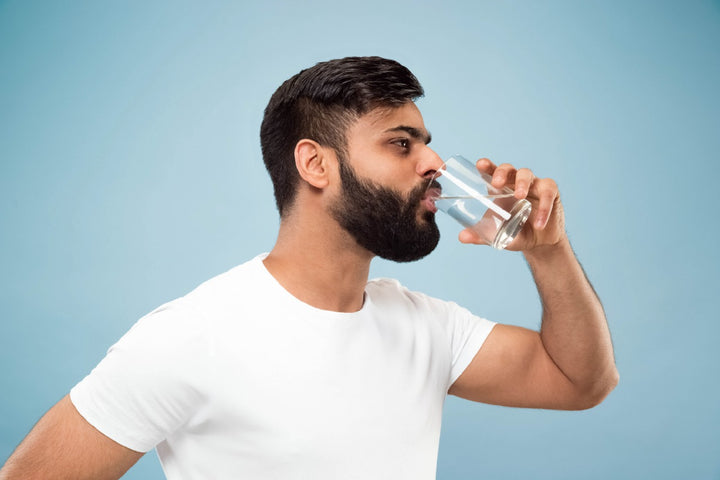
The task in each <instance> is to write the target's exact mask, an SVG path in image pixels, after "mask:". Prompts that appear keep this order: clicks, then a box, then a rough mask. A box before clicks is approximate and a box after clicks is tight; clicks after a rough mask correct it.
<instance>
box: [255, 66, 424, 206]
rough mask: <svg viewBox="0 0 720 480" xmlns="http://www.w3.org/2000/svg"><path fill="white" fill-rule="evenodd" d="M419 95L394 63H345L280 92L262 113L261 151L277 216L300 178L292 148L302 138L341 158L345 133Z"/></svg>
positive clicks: (312, 72)
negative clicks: (359, 122)
mask: <svg viewBox="0 0 720 480" xmlns="http://www.w3.org/2000/svg"><path fill="white" fill-rule="evenodd" d="M422 95H423V88H422V86H420V82H418V80H417V78H415V75H413V74H412V72H410V70H408V69H407V68H405V67H404V66H402V65H400V64H399V63H398V62H396V61H394V60H388V59H385V58H380V57H347V58H342V59H338V60H330V61H327V62H321V63H318V64H316V65H315V66H313V67H311V68H308V69H305V70H302V71H301V72H300V73H298V74H296V75H295V76H293V77H291V78H290V79H288V80H286V81H285V82H284V83H283V84H282V85H280V88H278V89H277V90H276V91H275V93H274V94H273V96H272V97H271V98H270V102H269V103H268V105H267V107H266V108H265V116H264V118H263V122H262V126H261V127H260V145H261V147H262V155H263V160H264V162H265V167H266V168H267V170H268V172H269V173H270V178H271V180H272V182H273V188H274V190H275V202H276V203H277V207H278V210H279V211H280V216H281V217H282V216H283V214H284V213H285V212H286V211H287V209H288V207H289V206H291V205H292V203H293V200H294V199H295V194H296V191H297V185H298V181H299V179H300V176H299V174H298V172H297V169H296V168H295V156H294V151H295V145H296V144H297V142H298V141H300V140H301V139H303V138H307V139H310V140H314V141H316V142H318V143H319V144H320V145H323V146H327V147H330V148H333V149H334V150H335V151H336V152H337V153H338V156H339V157H342V156H344V155H345V153H346V152H345V150H346V139H345V133H346V131H347V129H348V127H349V126H350V125H351V124H352V122H353V121H354V120H356V119H357V118H358V117H360V116H361V115H363V114H365V113H367V112H369V111H370V110H372V109H375V108H377V107H399V106H402V105H403V104H405V103H407V102H410V101H414V100H415V99H417V98H419V97H421V96H422Z"/></svg>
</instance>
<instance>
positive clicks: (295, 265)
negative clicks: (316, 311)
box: [263, 214, 373, 312]
mask: <svg viewBox="0 0 720 480" xmlns="http://www.w3.org/2000/svg"><path fill="white" fill-rule="evenodd" d="M299 217H300V215H298V214H293V215H292V217H291V218H286V219H283V220H282V221H281V223H280V231H279V233H278V239H277V243H276V244H275V246H274V247H273V249H272V251H271V252H270V254H269V255H268V256H267V257H266V258H265V260H264V261H263V263H264V264H265V267H266V268H267V269H268V271H269V272H270V274H271V275H272V276H273V277H275V279H276V280H277V281H278V282H279V283H280V285H282V286H283V287H284V288H285V289H286V290H287V291H288V292H290V293H291V294H292V295H293V296H294V297H296V298H297V299H299V300H300V301H302V302H305V303H307V304H309V305H312V306H313V307H316V308H320V309H323V310H332V311H336V312H355V311H358V310H360V309H361V308H362V305H363V299H364V292H365V285H366V284H367V280H368V274H369V271H370V261H371V260H372V258H373V255H372V254H371V253H370V252H368V251H367V250H365V249H363V248H362V247H360V246H359V245H358V244H357V243H356V242H355V240H354V239H353V238H351V237H350V236H349V235H348V234H347V232H345V231H344V230H342V229H340V227H339V226H338V225H337V223H336V222H335V221H334V220H332V219H330V218H317V217H316V218H312V219H311V218H306V219H304V218H299Z"/></svg>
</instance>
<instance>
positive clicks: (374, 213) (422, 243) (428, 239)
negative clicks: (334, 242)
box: [331, 159, 440, 262]
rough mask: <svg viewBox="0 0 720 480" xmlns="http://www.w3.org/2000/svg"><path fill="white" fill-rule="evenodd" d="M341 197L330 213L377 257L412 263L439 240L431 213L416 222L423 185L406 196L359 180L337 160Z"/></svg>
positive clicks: (344, 162) (428, 251) (425, 253)
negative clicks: (405, 197) (340, 181)
mask: <svg viewBox="0 0 720 480" xmlns="http://www.w3.org/2000/svg"><path fill="white" fill-rule="evenodd" d="M338 160H339V165H340V179H341V180H342V196H341V198H340V200H339V201H338V202H337V203H336V204H335V205H333V207H332V210H331V211H332V214H333V216H334V217H335V219H336V220H337V221H338V223H340V226H342V227H343V228H344V229H345V230H346V231H347V232H348V233H349V234H350V235H352V236H353V238H354V239H355V241H357V243H358V244H359V245H360V246H362V247H363V248H365V249H367V250H369V251H370V252H372V253H373V254H375V255H377V256H378V257H381V258H384V259H386V260H392V261H395V262H414V261H415V260H419V259H421V258H423V257H424V256H426V255H427V254H429V253H430V252H432V251H433V250H434V249H435V247H436V246H437V244H438V242H439V241H440V230H439V229H438V227H437V224H436V223H435V214H434V213H433V212H430V211H425V212H424V213H423V215H422V222H420V221H418V215H417V212H418V209H419V208H421V206H420V201H421V200H422V198H423V196H424V195H425V191H426V190H427V184H421V185H418V187H417V188H415V189H414V190H413V191H412V192H410V195H409V196H408V198H407V199H404V198H403V197H402V195H400V194H399V193H398V192H396V191H395V190H392V189H390V188H386V187H382V186H380V185H377V184H373V183H370V182H368V181H365V180H361V179H359V178H358V177H357V176H356V175H355V172H354V171H353V170H352V168H351V167H350V166H349V165H347V162H346V161H344V159H338Z"/></svg>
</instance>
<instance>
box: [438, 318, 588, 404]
mask: <svg viewBox="0 0 720 480" xmlns="http://www.w3.org/2000/svg"><path fill="white" fill-rule="evenodd" d="M449 393H450V394H452V395H456V396H458V397H461V398H465V399H468V400H473V401H477V402H483V403H490V404H494V405H503V406H508V407H532V408H549V409H561V410H576V409H582V408H587V407H588V406H587V405H585V404H584V400H583V397H582V395H580V394H579V392H578V391H577V389H576V388H575V387H574V385H573V384H572V382H571V381H570V380H569V379H568V378H567V377H566V376H565V375H564V374H563V372H562V371H561V370H560V369H559V368H558V367H557V365H555V363H554V362H553V360H552V358H550V356H549V355H548V353H547V351H546V350H545V348H544V346H543V344H542V340H541V338H540V334H539V333H538V332H535V331H532V330H528V329H526V328H522V327H516V326H511V325H501V324H498V325H496V326H495V328H494V329H493V331H492V332H491V333H490V335H489V336H488V338H487V339H486V340H485V343H484V344H483V346H482V348H480V350H479V351H478V352H477V354H476V355H475V357H474V358H473V360H472V362H470V364H469V365H468V367H467V368H466V369H465V371H464V372H463V373H462V374H461V375H460V377H458V379H457V380H456V381H455V383H453V385H452V386H451V387H450V390H449Z"/></svg>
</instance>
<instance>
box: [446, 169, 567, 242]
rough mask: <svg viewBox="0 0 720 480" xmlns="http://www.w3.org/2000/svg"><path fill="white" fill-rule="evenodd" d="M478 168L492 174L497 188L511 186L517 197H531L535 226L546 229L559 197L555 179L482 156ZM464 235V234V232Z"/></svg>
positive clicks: (471, 240)
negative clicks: (494, 161) (497, 162)
mask: <svg viewBox="0 0 720 480" xmlns="http://www.w3.org/2000/svg"><path fill="white" fill-rule="evenodd" d="M476 165H477V169H478V170H480V171H481V172H484V173H487V174H488V175H491V176H492V182H491V184H492V186H493V187H495V188H503V187H506V186H507V187H511V188H514V190H515V198H517V199H521V198H527V197H528V196H529V197H531V198H532V199H533V200H535V201H533V203H535V204H536V205H534V206H533V210H534V215H533V216H534V221H533V223H534V225H533V226H534V227H535V228H538V229H541V230H542V229H544V228H545V227H546V226H547V223H548V220H549V219H550V215H551V214H552V211H553V207H554V205H555V200H556V199H557V198H558V196H559V193H558V187H557V184H556V183H555V181H554V180H552V179H550V178H543V179H538V178H536V177H535V175H534V174H533V172H532V170H530V169H528V168H521V169H519V170H518V169H516V168H515V167H514V166H512V165H511V164H509V163H503V164H501V165H497V166H496V165H495V164H494V163H493V162H491V161H490V160H489V159H487V158H481V159H480V160H478V161H477V164H476ZM463 235H464V234H463ZM463 235H461V239H460V241H461V242H462V241H463V238H466V240H467V241H465V242H464V243H475V242H474V241H473V240H474V239H471V238H470V237H463Z"/></svg>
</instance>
